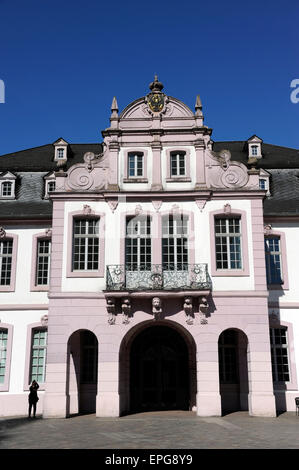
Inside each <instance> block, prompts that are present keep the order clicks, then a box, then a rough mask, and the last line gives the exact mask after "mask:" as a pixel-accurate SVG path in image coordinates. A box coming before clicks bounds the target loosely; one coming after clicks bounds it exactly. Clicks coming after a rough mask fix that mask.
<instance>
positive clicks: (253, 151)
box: [250, 145, 258, 156]
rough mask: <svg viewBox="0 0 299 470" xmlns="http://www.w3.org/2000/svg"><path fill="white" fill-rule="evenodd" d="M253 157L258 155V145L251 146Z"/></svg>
mask: <svg viewBox="0 0 299 470" xmlns="http://www.w3.org/2000/svg"><path fill="white" fill-rule="evenodd" d="M250 148H251V155H252V156H256V155H258V146H257V145H251V147H250Z"/></svg>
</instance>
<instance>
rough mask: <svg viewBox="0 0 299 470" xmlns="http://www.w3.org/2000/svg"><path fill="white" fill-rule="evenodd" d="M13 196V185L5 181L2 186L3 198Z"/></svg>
mask: <svg viewBox="0 0 299 470" xmlns="http://www.w3.org/2000/svg"><path fill="white" fill-rule="evenodd" d="M8 196H12V183H11V182H10V181H4V182H3V183H2V185H1V197H8Z"/></svg>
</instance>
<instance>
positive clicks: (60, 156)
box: [53, 138, 68, 164]
mask: <svg viewBox="0 0 299 470" xmlns="http://www.w3.org/2000/svg"><path fill="white" fill-rule="evenodd" d="M53 145H54V148H55V153H54V160H55V161H56V162H60V164H63V163H65V162H66V161H67V149H68V143H67V142H66V141H65V140H64V139H62V138H60V139H58V140H56V142H54V143H53Z"/></svg>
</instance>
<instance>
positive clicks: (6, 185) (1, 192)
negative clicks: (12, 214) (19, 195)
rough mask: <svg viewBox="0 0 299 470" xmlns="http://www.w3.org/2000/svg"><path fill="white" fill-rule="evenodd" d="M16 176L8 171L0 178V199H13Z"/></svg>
mask: <svg viewBox="0 0 299 470" xmlns="http://www.w3.org/2000/svg"><path fill="white" fill-rule="evenodd" d="M15 181H16V176H15V175H13V174H12V173H10V172H9V171H8V172H6V173H3V174H2V175H1V176H0V198H1V199H15Z"/></svg>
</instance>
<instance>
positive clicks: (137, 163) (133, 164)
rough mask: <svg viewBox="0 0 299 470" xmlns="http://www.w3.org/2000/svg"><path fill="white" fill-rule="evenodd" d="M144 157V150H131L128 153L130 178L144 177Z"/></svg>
mask: <svg viewBox="0 0 299 470" xmlns="http://www.w3.org/2000/svg"><path fill="white" fill-rule="evenodd" d="M143 165H144V158H143V153H142V152H130V153H129V154H128V178H138V177H142V176H143V173H144V170H143Z"/></svg>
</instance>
